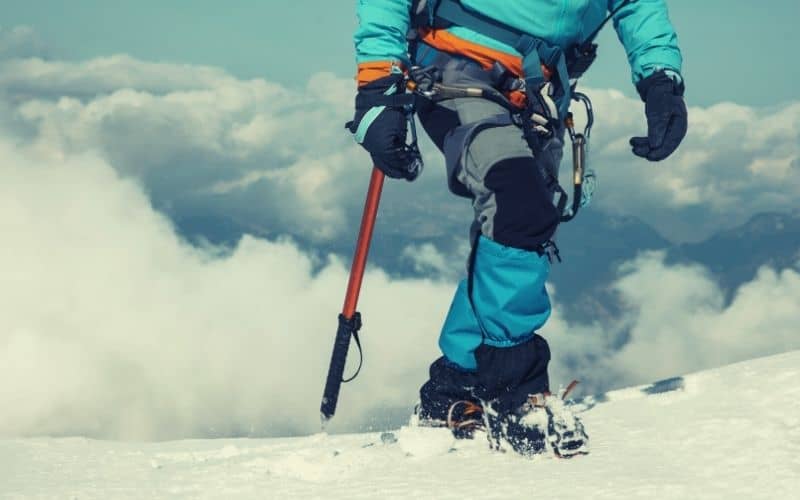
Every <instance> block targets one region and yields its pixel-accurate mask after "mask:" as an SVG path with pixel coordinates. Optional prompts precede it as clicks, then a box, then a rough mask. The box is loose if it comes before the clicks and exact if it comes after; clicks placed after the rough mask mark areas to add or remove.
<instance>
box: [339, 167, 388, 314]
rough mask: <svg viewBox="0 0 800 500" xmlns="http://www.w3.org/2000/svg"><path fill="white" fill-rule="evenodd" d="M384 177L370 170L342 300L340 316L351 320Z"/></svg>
mask: <svg viewBox="0 0 800 500" xmlns="http://www.w3.org/2000/svg"><path fill="white" fill-rule="evenodd" d="M383 180H384V175H383V172H381V171H380V170H379V169H377V168H373V169H372V177H371V178H370V180H369V189H368V190H367V200H366V201H365V202H364V215H362V216H361V229H360V230H359V233H358V242H357V243H356V252H355V255H353V264H352V266H350V281H349V282H348V283H347V295H346V296H345V299H344V307H343V308H342V315H343V316H344V317H345V318H347V319H351V318H352V317H353V315H354V314H355V312H356V307H357V306H358V295H359V293H360V292H361V282H362V281H363V279H364V269H365V268H366V266H367V256H368V255H369V246H370V243H371V242H372V230H373V229H374V228H375V218H376V217H377V215H378V205H379V203H380V201H381V192H382V191H383Z"/></svg>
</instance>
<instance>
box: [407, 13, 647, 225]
mask: <svg viewBox="0 0 800 500" xmlns="http://www.w3.org/2000/svg"><path fill="white" fill-rule="evenodd" d="M635 1H636V0H623V1H622V2H620V3H619V4H618V5H617V6H616V7H615V8H614V9H613V10H612V11H610V12H609V14H608V15H607V16H606V17H605V19H604V20H603V21H602V22H601V23H600V24H599V25H598V26H597V27H596V28H595V29H594V30H593V31H592V32H591V33H590V34H589V35H588V36H587V37H586V38H585V39H584V40H583V41H581V42H578V43H576V44H574V45H572V46H570V47H569V48H568V49H567V50H562V49H561V48H560V47H557V46H555V45H552V44H550V43H548V42H546V41H544V40H542V39H538V38H536V37H533V36H531V35H528V34H527V33H524V32H522V31H519V30H516V29H514V28H512V27H510V26H507V25H505V24H502V23H500V22H498V21H496V20H494V19H492V18H490V17H487V16H484V15H482V14H480V13H477V12H474V11H471V10H468V9H466V8H464V7H463V6H462V4H461V1H460V0H420V1H418V2H415V3H414V5H413V6H412V11H411V13H412V29H411V31H410V32H409V37H408V38H409V42H410V44H411V46H412V54H414V53H415V52H416V50H415V49H414V46H415V45H416V44H417V43H419V40H418V31H419V30H420V29H426V28H432V29H443V28H448V27H450V26H460V27H464V28H468V29H470V30H472V31H475V32H477V33H481V34H483V35H485V36H488V37H490V38H493V39H494V40H497V41H499V42H501V43H504V44H506V45H509V46H511V47H514V48H515V49H516V50H517V51H518V52H519V53H520V54H521V55H522V69H523V74H524V76H523V77H518V78H517V77H515V78H509V77H510V76H513V75H511V74H510V72H508V71H507V70H506V69H505V68H504V67H503V66H502V65H500V64H499V63H495V64H494V66H493V67H492V68H491V69H490V70H488V72H489V73H490V75H491V76H490V79H492V80H493V81H494V82H502V84H501V85H488V86H486V87H478V86H469V85H468V86H462V85H453V84H449V83H442V81H441V80H442V74H441V72H438V71H437V68H436V67H433V66H425V67H421V66H415V67H413V68H411V70H410V71H409V73H408V78H407V82H406V88H407V89H408V90H409V91H411V92H412V93H413V94H416V95H417V96H420V97H421V98H424V99H427V100H430V101H433V102H439V101H444V100H448V99H456V98H464V97H474V98H482V99H487V100H489V101H492V102H494V103H496V104H499V105H500V106H502V107H503V108H505V109H506V110H508V112H509V116H510V117H511V122H512V123H513V124H515V125H517V126H519V127H520V128H521V129H522V131H523V135H524V136H525V139H526V141H527V142H528V145H529V146H530V148H531V149H532V150H533V152H534V154H537V153H539V152H540V151H541V147H542V146H541V143H542V141H543V140H544V138H543V136H542V133H541V129H542V125H546V128H548V129H549V136H553V135H555V134H556V131H557V130H558V129H559V128H560V127H561V126H563V127H564V128H566V131H567V132H568V133H569V138H570V141H571V143H572V165H573V168H572V170H573V176H572V184H573V195H572V202H571V203H570V202H569V197H568V195H567V193H566V192H565V190H564V189H563V188H562V187H561V186H560V184H559V182H558V179H556V178H553V179H550V181H551V183H552V185H553V187H554V189H555V192H556V193H557V194H558V201H557V202H556V205H557V207H558V210H559V213H560V216H561V222H568V221H570V220H572V219H573V218H575V216H576V215H577V214H578V211H579V210H580V208H581V207H584V206H587V205H588V204H589V203H590V202H591V199H592V196H593V195H594V192H595V189H596V187H597V175H596V173H595V172H594V171H593V170H591V169H588V168H587V167H586V163H587V153H588V147H589V137H590V134H591V129H592V125H593V124H594V112H593V108H592V103H591V100H590V99H589V97H588V96H587V95H586V94H583V93H581V92H577V91H576V90H575V88H576V85H577V80H578V79H579V78H580V77H581V76H583V74H584V73H585V72H586V70H588V69H589V67H590V66H591V65H592V63H593V62H594V60H595V59H596V58H597V48H598V45H597V44H596V43H595V42H594V40H595V39H596V38H597V35H598V34H599V33H600V31H602V29H603V28H604V27H605V25H606V24H607V23H608V22H609V21H610V20H611V19H612V18H613V17H614V15H616V14H617V13H619V12H620V11H621V10H622V8H623V7H625V6H627V5H629V4H631V3H633V2H635ZM417 62H420V61H417ZM547 82H552V83H551V85H552V86H553V89H554V92H553V99H554V101H555V103H556V105H557V108H558V116H559V117H560V118H559V119H558V120H551V122H552V123H547V122H544V123H542V119H541V116H540V115H537V114H536V113H535V110H534V104H535V103H536V102H537V99H538V97H539V96H537V95H536V93H538V92H539V91H540V89H541V88H542V86H543V85H545V84H546V83H547ZM495 87H496V88H495ZM511 91H523V92H524V93H525V95H526V97H527V99H526V100H527V106H525V107H520V106H517V105H516V104H514V103H512V102H511V100H510V99H509V98H508V97H506V95H510V94H509V93H510V92H511ZM504 92H506V94H505V95H504ZM572 101H576V102H579V103H581V104H583V106H584V108H585V110H586V116H587V123H586V126H585V128H584V130H583V131H582V132H577V131H576V129H575V122H574V117H573V115H572V113H571V112H569V106H570V103H571V102H572ZM503 121H504V119H503V118H502V117H494V118H490V119H488V120H485V121H484V122H483V123H480V124H476V125H475V126H474V127H472V129H471V130H468V131H467V132H466V133H465V134H464V137H462V140H461V143H460V144H459V147H465V146H466V144H467V143H468V141H469V140H470V139H471V138H472V137H474V135H475V134H477V133H478V132H479V131H480V130H482V129H483V128H484V127H486V126H498V125H503V124H504V123H503ZM534 122H536V123H534ZM536 125H539V126H536ZM561 130H563V129H561ZM414 141H415V139H414V138H413V137H412V143H413V142H414ZM550 175H551V176H553V177H554V175H553V174H552V173H551V174H550Z"/></svg>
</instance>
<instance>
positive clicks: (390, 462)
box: [0, 351, 800, 500]
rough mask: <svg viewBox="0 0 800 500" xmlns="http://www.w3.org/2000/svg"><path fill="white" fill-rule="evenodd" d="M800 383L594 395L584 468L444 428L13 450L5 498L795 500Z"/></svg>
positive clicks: (2, 466)
mask: <svg viewBox="0 0 800 500" xmlns="http://www.w3.org/2000/svg"><path fill="white" fill-rule="evenodd" d="M799 375H800V351H796V352H790V353H786V354H782V355H779V356H773V357H768V358H762V359H757V360H753V361H748V362H744V363H739V364H735V365H731V366H726V367H723V368H719V369H715V370H711V371H706V372H701V373H696V374H693V375H688V376H685V377H682V378H677V379H672V380H670V381H667V382H665V383H661V384H655V385H653V386H649V387H641V388H632V389H626V390H621V391H615V392H611V393H608V394H605V395H603V396H601V397H597V398H594V399H592V398H589V399H587V400H586V401H585V402H584V404H583V405H582V408H583V409H584V411H583V413H582V415H583V418H584V421H585V423H586V428H587V430H588V432H589V433H590V435H591V437H592V453H591V455H589V456H586V457H579V458H576V459H574V460H556V459H552V458H536V459H533V460H528V459H522V458H520V457H518V456H516V455H514V454H512V453H507V454H503V453H498V452H490V451H488V450H487V448H486V444H485V441H483V440H476V441H473V442H459V443H457V444H456V448H457V449H456V450H455V451H454V452H448V450H450V448H451V446H452V445H453V441H452V439H450V437H449V435H448V433H447V432H446V431H442V430H433V429H408V428H404V429H401V430H399V431H396V432H395V433H394V435H395V436H396V437H397V438H398V439H399V440H398V441H397V442H395V443H383V442H382V440H381V437H380V434H379V433H376V434H363V435H336V436H327V435H324V434H318V435H314V436H309V437H304V438H287V439H264V440H255V439H239V440H192V441H175V442H161V443H130V442H124V443H123V442H108V441H94V440H89V439H84V438H64V439H50V438H29V439H10V440H3V441H0V498H51V497H54V498H79V499H84V498H102V499H108V498H162V497H182V498H298V497H302V498H326V499H338V498H403V497H411V498H437V499H439V498H458V499H465V498H479V497H480V498H523V497H526V498H546V499H562V498H563V499H569V498H579V499H581V500H586V499H602V498H615V499H616V498H625V499H629V498H648V499H655V498H680V499H693V498H748V499H752V498H774V499H784V498H798V496H796V495H798V491H800V378H798V376H799ZM661 391H666V392H661ZM387 441H390V440H388V439H387Z"/></svg>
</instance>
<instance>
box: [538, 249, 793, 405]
mask: <svg viewBox="0 0 800 500" xmlns="http://www.w3.org/2000/svg"><path fill="white" fill-rule="evenodd" d="M798 248H800V245H799V246H798ZM611 288H612V289H613V291H614V292H616V293H617V294H619V296H620V298H621V300H622V302H623V304H624V309H623V312H622V314H621V316H620V317H619V318H617V319H615V320H613V321H612V322H610V323H605V324H593V325H585V324H573V323H571V322H570V321H569V320H568V319H567V318H564V317H562V316H561V315H560V311H559V310H558V309H556V314H555V316H554V318H553V319H551V321H550V323H548V325H546V326H545V329H544V332H545V335H547V336H548V338H549V339H550V340H551V344H552V349H553V352H554V353H555V359H556V363H555V365H556V366H555V368H556V371H557V375H556V379H561V380H568V379H570V377H575V376H577V377H579V378H582V379H583V380H584V381H586V382H588V387H589V390H590V391H592V390H594V391H600V390H606V389H608V388H610V387H619V386H621V385H631V384H642V383H647V382H652V381H654V380H658V379H662V378H666V377H671V376H676V375H680V374H684V373H688V372H692V371H697V370H702V369H706V368H708V367H712V366H720V365H723V364H727V363H733V362H736V361H741V360H745V359H750V358H754V357H759V356H766V355H770V354H775V353H780V352H785V351H789V350H793V349H800V330H799V329H798V328H797V318H798V315H800V305H799V304H800V264H799V265H798V266H797V267H796V268H794V269H792V268H789V269H784V270H782V271H780V272H776V271H775V270H773V269H771V268H769V267H766V266H765V267H763V268H762V269H761V270H760V271H759V272H758V274H757V276H756V277H755V278H754V279H753V280H752V281H750V282H748V283H745V284H744V285H742V286H741V287H739V289H738V290H737V291H736V293H735V295H734V298H733V300H732V301H731V302H730V303H729V304H726V301H725V294H724V292H723V291H722V290H721V289H720V287H719V285H718V284H717V283H716V282H715V281H714V280H713V279H712V277H711V275H710V273H709V272H708V271H707V270H706V269H704V268H702V267H700V266H697V265H674V266H668V265H666V264H665V262H664V253H663V252H646V253H643V254H642V255H640V256H639V257H637V258H636V259H634V260H632V261H629V262H626V263H624V264H623V265H622V266H621V267H620V275H619V277H618V278H617V280H616V281H615V282H614V283H613V284H612V285H611ZM556 297H557V294H556ZM570 370H573V371H574V373H569V371H570ZM559 375H560V376H559Z"/></svg>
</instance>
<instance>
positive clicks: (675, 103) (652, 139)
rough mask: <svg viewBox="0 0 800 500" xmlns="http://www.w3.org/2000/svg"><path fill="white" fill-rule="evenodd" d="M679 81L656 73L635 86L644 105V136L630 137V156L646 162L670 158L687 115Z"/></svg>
mask: <svg viewBox="0 0 800 500" xmlns="http://www.w3.org/2000/svg"><path fill="white" fill-rule="evenodd" d="M683 89H684V87H683V82H681V83H678V82H676V81H675V79H673V78H672V77H670V76H669V75H667V73H665V72H664V71H657V72H655V73H653V74H652V75H650V76H648V77H647V78H645V79H643V80H642V81H640V82H639V83H638V84H637V85H636V90H638V91H639V95H640V96H641V97H642V100H643V101H644V102H645V115H646V116H647V137H632V138H631V146H633V154H635V155H636V156H641V157H642V158H647V159H648V160H650V161H660V160H663V159H664V158H666V157H667V156H669V155H671V154H672V153H673V151H675V150H676V149H677V148H678V145H679V144H680V143H681V141H682V140H683V138H684V136H685V135H686V129H687V114H686V103H685V102H684V101H683Z"/></svg>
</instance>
